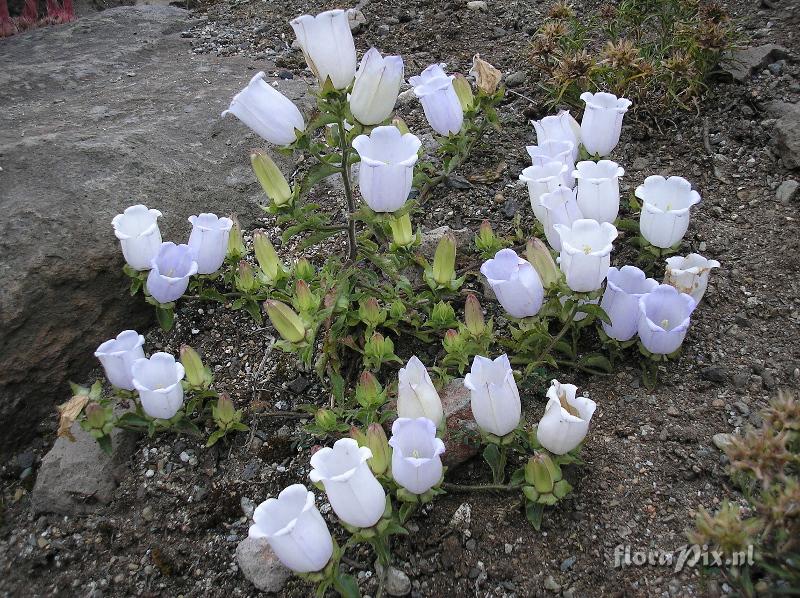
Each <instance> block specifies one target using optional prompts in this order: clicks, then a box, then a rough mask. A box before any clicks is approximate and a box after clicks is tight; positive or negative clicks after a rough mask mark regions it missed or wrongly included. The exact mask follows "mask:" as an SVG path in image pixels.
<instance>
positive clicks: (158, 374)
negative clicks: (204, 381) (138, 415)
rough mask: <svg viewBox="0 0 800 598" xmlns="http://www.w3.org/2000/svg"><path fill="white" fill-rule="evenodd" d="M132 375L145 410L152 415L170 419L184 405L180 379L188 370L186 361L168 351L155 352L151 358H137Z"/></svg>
mask: <svg viewBox="0 0 800 598" xmlns="http://www.w3.org/2000/svg"><path fill="white" fill-rule="evenodd" d="M131 374H132V375H133V386H134V388H135V389H136V390H137V391H138V393H139V400H140V401H141V403H142V409H144V412H145V413H146V414H147V415H149V416H150V417H154V418H157V419H170V418H171V417H173V416H174V415H175V414H176V413H177V412H178V410H179V409H180V408H181V407H182V406H183V386H181V380H183V376H184V374H185V371H184V369H183V364H181V362H180V361H175V357H173V356H172V355H170V354H169V353H153V354H152V355H151V356H150V359H145V358H142V359H137V360H136V361H134V362H133V366H131Z"/></svg>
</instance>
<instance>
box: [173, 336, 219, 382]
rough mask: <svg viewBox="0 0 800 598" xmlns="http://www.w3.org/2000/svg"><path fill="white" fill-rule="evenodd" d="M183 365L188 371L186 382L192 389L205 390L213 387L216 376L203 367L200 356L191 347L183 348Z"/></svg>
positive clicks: (185, 346)
mask: <svg viewBox="0 0 800 598" xmlns="http://www.w3.org/2000/svg"><path fill="white" fill-rule="evenodd" d="M181 364H183V369H184V370H186V381H187V382H188V383H189V386H191V387H192V388H201V389H205V388H208V387H209V386H211V383H212V382H213V381H214V376H213V375H212V374H211V370H210V369H209V368H207V367H206V366H205V365H203V361H202V359H200V355H198V354H197V351H195V350H194V349H192V348H191V347H190V346H189V345H182V346H181Z"/></svg>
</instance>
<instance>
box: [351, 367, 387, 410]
mask: <svg viewBox="0 0 800 598" xmlns="http://www.w3.org/2000/svg"><path fill="white" fill-rule="evenodd" d="M385 400H386V396H385V393H384V392H383V388H382V387H381V384H380V382H378V380H377V378H375V376H373V375H372V373H371V372H363V373H362V374H361V377H359V379H358V384H356V401H357V402H358V404H359V405H361V406H362V407H377V406H379V405H382V404H383V403H384V401H385Z"/></svg>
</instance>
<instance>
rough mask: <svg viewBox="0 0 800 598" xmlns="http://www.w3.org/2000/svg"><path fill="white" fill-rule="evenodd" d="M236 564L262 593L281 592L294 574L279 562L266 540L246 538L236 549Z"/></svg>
mask: <svg viewBox="0 0 800 598" xmlns="http://www.w3.org/2000/svg"><path fill="white" fill-rule="evenodd" d="M236 564H238V565H239V569H241V571H242V574H243V575H244V576H245V578H246V579H247V581H249V582H250V583H252V584H253V585H254V586H255V587H257V588H258V589H259V590H261V591H262V592H280V591H281V589H283V586H284V585H286V581H287V580H288V579H289V578H290V577H291V576H292V572H291V571H289V569H287V568H286V567H285V566H284V565H283V563H281V562H280V561H279V560H278V557H277V556H275V553H274V552H272V548H270V546H269V543H267V541H266V540H265V539H264V538H257V539H256V538H249V537H248V538H245V539H244V540H242V541H241V542H239V545H238V546H237V547H236Z"/></svg>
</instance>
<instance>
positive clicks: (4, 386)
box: [0, 6, 306, 452]
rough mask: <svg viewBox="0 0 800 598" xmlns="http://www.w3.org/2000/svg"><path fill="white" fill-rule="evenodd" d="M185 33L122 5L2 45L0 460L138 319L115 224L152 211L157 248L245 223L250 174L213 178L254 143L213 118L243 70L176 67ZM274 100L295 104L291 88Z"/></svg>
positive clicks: (143, 313)
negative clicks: (233, 183) (213, 223)
mask: <svg viewBox="0 0 800 598" xmlns="http://www.w3.org/2000/svg"><path fill="white" fill-rule="evenodd" d="M191 23H192V20H191V19H190V17H189V13H188V12H186V11H184V10H181V9H178V8H173V7H155V6H140V7H121V8H113V9H109V10H105V11H103V12H100V13H96V14H92V15H88V16H85V17H82V18H80V19H79V20H77V21H75V22H74V23H69V24H65V25H60V26H58V27H42V28H38V29H35V30H31V31H29V32H26V33H25V34H24V35H15V36H13V37H10V38H6V39H4V40H3V41H2V46H3V49H2V52H0V105H2V106H3V107H4V108H3V110H2V111H0V155H2V156H3V169H2V171H0V213H2V214H3V218H2V219H0V255H2V256H3V257H2V259H0V280H2V281H3V284H2V285H0V371H2V372H3V375H2V377H0V378H2V381H0V420H2V421H3V422H4V424H5V426H6V428H5V429H6V433H4V434H3V435H2V436H0V452H5V451H6V450H9V449H10V448H11V447H13V446H18V445H19V444H20V443H21V442H23V441H24V440H26V439H27V438H30V437H31V436H33V435H34V434H35V433H36V423H38V422H39V421H41V420H42V419H43V418H44V417H45V416H46V415H47V414H49V413H51V412H52V409H53V406H54V404H55V403H56V402H57V401H59V400H63V396H64V392H65V390H67V381H68V380H70V379H72V380H81V379H84V378H85V376H86V375H87V374H88V373H89V370H90V369H91V368H93V367H96V365H97V362H96V360H95V359H94V357H93V356H92V353H93V351H94V349H95V348H96V347H97V346H98V345H99V344H100V343H101V342H102V341H104V340H106V339H108V338H111V337H112V336H114V335H116V334H117V333H119V331H120V330H124V329H126V328H132V329H137V330H140V331H143V328H144V327H146V326H147V325H148V323H149V322H151V321H152V320H153V319H152V311H153V310H152V308H151V307H150V306H148V305H147V304H146V303H145V302H144V300H143V298H142V297H141V296H137V297H130V296H129V295H128V290H127V289H128V280H127V278H126V277H125V276H124V275H123V274H122V271H121V268H122V265H123V260H122V254H121V251H120V249H119V244H118V242H117V240H116V239H115V237H114V233H113V230H112V228H111V219H112V218H113V217H114V215H115V214H118V213H120V212H121V211H122V210H123V209H124V208H125V207H127V206H129V205H132V204H135V203H144V204H146V205H147V206H148V207H151V208H158V209H159V210H161V211H162V212H163V213H164V217H163V218H162V219H161V221H160V223H161V229H162V232H163V236H164V240H174V241H176V242H179V243H180V242H185V241H186V239H187V237H188V233H189V224H188V222H187V221H186V219H187V217H188V216H190V215H191V214H197V213H199V212H201V211H205V212H215V213H218V214H227V213H228V212H229V211H230V210H231V209H233V208H232V206H236V207H235V209H236V210H237V211H238V212H239V216H240V220H241V221H242V223H243V225H245V226H246V225H247V224H248V223H249V221H250V220H251V219H252V218H253V217H255V216H256V215H257V214H259V212H260V210H259V209H258V207H257V206H256V205H255V203H256V202H257V201H260V198H261V195H262V192H261V191H260V188H259V187H258V184H257V183H256V182H255V181H254V180H253V179H252V178H251V179H250V182H246V183H244V184H243V186H242V188H241V189H232V188H228V187H226V186H225V180H226V177H227V176H228V175H229V174H230V173H231V172H232V171H233V170H234V169H236V168H237V167H240V168H241V167H244V168H248V169H249V166H248V150H249V149H250V148H251V147H253V146H258V145H266V144H265V143H260V141H259V139H257V138H255V137H254V136H253V135H252V134H248V130H247V129H246V128H245V127H244V125H242V124H241V123H240V122H238V121H237V120H236V119H235V118H233V117H227V118H224V119H223V118H221V117H220V114H221V112H222V111H223V110H224V109H225V108H227V106H228V103H229V101H230V99H231V98H232V97H233V95H234V94H235V93H237V92H238V91H239V90H240V89H241V88H243V87H244V86H245V85H246V84H247V82H248V80H249V79H250V77H252V75H253V74H254V72H253V70H252V67H251V62H250V61H249V60H246V59H244V58H237V57H226V58H218V57H215V56H213V55H210V54H198V55H194V56H193V57H192V59H191V60H188V58H187V53H188V52H189V51H190V48H191V46H190V43H191V41H190V40H187V39H183V38H181V35H180V32H181V31H184V30H186V29H187V28H188V27H189V26H190V25H191ZM261 66H262V68H264V69H265V70H266V71H270V70H272V66H271V65H269V64H265V63H261ZM126 73H134V75H135V76H133V77H128V76H125V74H126ZM279 89H280V90H281V91H282V92H284V93H286V94H287V95H288V96H289V97H291V98H292V99H295V100H298V99H299V100H301V102H300V104H301V107H302V106H304V105H305V104H304V102H305V101H306V100H304V99H303V97H302V95H303V94H304V93H305V89H306V87H305V84H304V83H302V82H300V81H296V80H294V81H280V82H279ZM131 98H135V101H132V99H131ZM187 102H190V103H191V105H192V108H193V109H192V111H191V112H186V111H185V110H184V107H185V105H186V104H187ZM273 157H275V158H278V156H273ZM283 160H285V159H283ZM279 163H280V164H286V162H285V161H282V162H279ZM285 171H286V172H290V169H289V168H288V167H287V168H286V170H285ZM180 324H181V322H180V318H179V319H178V322H177V325H178V326H180Z"/></svg>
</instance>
